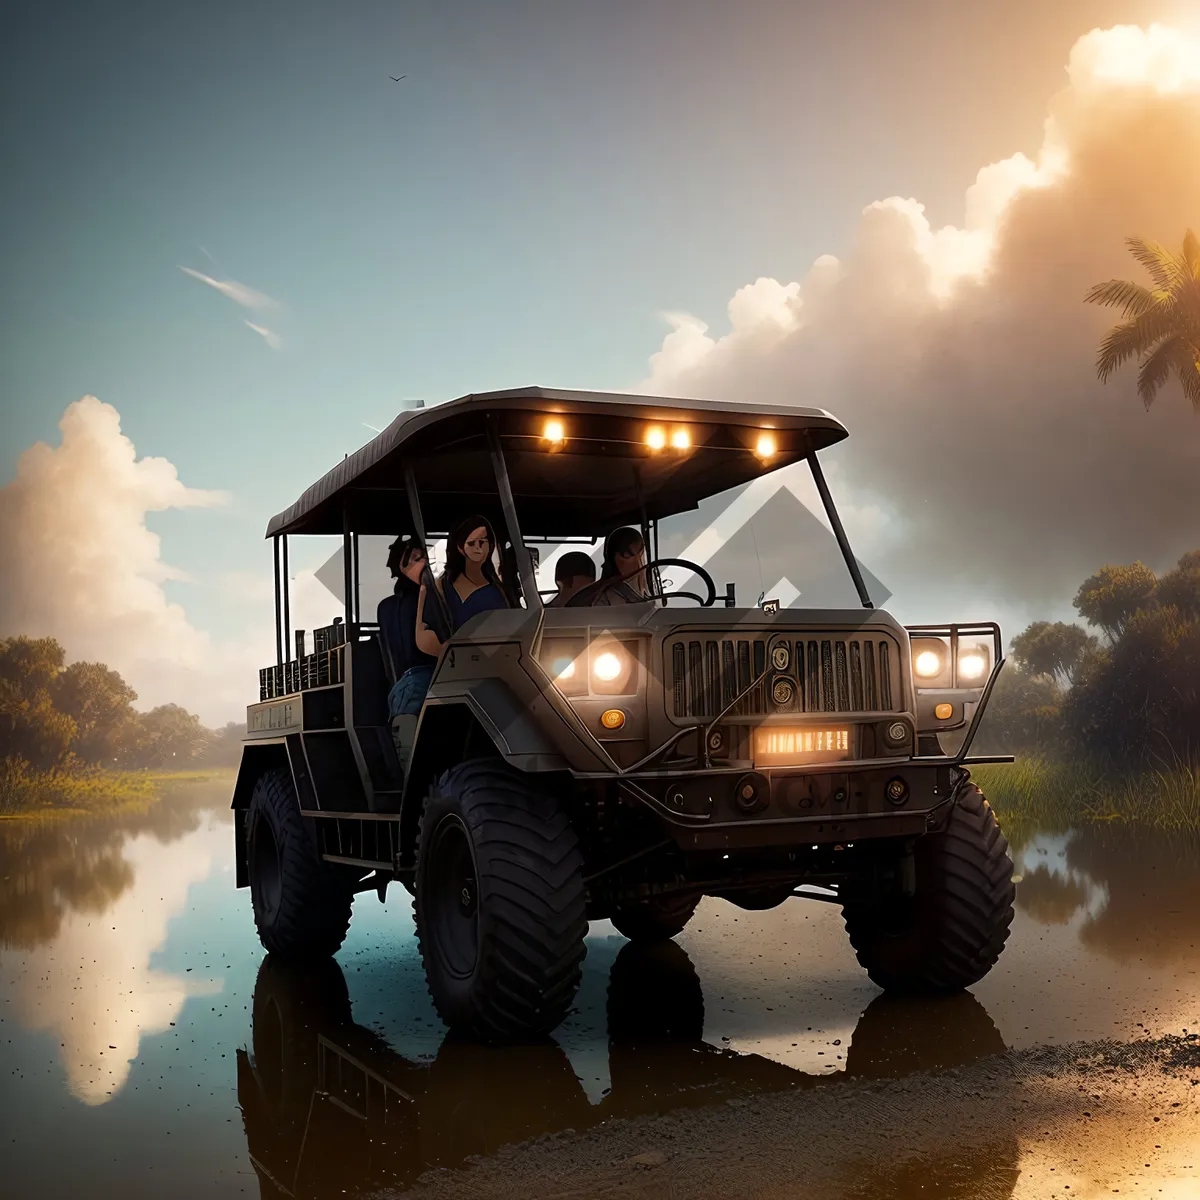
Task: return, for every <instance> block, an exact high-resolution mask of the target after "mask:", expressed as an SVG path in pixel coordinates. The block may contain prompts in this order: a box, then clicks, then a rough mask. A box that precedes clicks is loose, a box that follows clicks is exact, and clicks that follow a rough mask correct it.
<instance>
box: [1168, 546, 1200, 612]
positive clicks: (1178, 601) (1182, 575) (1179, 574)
mask: <svg viewBox="0 0 1200 1200" xmlns="http://www.w3.org/2000/svg"><path fill="white" fill-rule="evenodd" d="M1158 601H1159V603H1160V604H1169V605H1171V606H1172V607H1173V608H1177V609H1178V610H1179V611H1180V613H1181V614H1182V615H1183V616H1185V617H1190V618H1191V619H1192V620H1200V550H1189V551H1188V553H1187V554H1185V555H1184V556H1183V557H1182V558H1181V559H1180V560H1179V564H1178V565H1177V566H1176V567H1175V569H1174V570H1173V571H1168V572H1167V573H1166V574H1165V575H1164V576H1162V578H1161V579H1159V581H1158Z"/></svg>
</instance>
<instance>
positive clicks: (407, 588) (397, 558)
mask: <svg viewBox="0 0 1200 1200" xmlns="http://www.w3.org/2000/svg"><path fill="white" fill-rule="evenodd" d="M417 553H420V554H424V555H425V558H426V560H427V561H428V559H429V551H428V550H426V549H425V543H424V542H423V541H421V539H420V538H419V537H417V536H416V535H415V534H414V535H410V536H408V537H402V538H397V539H396V540H395V541H394V542H393V543H392V544H391V545H390V546H389V547H388V560H387V566H388V570H389V571H391V573H392V578H393V579H394V580H395V581H396V594H397V595H400V594H401V593H404V592H412V593H414V594H415V593H416V592H418V591H419V590H420V585H419V584H416V583H413V581H412V580H411V579H409V577H408V576H407V575H405V573H404V568H405V567H407V566H408V564H409V562H410V560H411V559H412V556H413V555H414V554H417Z"/></svg>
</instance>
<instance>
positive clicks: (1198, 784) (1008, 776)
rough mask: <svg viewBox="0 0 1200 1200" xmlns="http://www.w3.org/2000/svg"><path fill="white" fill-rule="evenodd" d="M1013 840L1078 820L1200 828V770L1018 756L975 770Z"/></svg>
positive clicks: (1080, 822) (1178, 829)
mask: <svg viewBox="0 0 1200 1200" xmlns="http://www.w3.org/2000/svg"><path fill="white" fill-rule="evenodd" d="M971 776H972V778H973V779H974V780H975V782H976V783H978V784H979V786H980V787H981V788H982V789H983V792H984V795H986V796H987V798H988V799H989V800H990V801H991V803H992V806H993V807H994V808H995V809H996V813H997V815H998V816H999V818H1000V822H1001V824H1002V825H1003V826H1004V827H1005V830H1006V832H1008V833H1009V835H1010V837H1012V836H1013V835H1014V834H1015V835H1017V836H1018V837H1020V836H1021V835H1022V834H1024V833H1027V832H1032V831H1034V830H1045V831H1047V832H1052V833H1062V832H1065V831H1066V830H1067V829H1070V828H1072V827H1073V826H1079V825H1128V826H1136V827H1140V828H1143V829H1157V830H1160V831H1163V832H1167V833H1187V834H1197V833H1200V768H1196V767H1190V766H1187V765H1185V764H1176V765H1175V766H1172V767H1165V768H1159V769H1153V770H1144V771H1139V772H1126V773H1122V772H1117V771H1114V770H1113V769H1112V768H1109V767H1104V766H1102V765H1100V764H1097V763H1089V762H1087V761H1073V762H1072V761H1058V760H1054V759H1049V758H1019V759H1018V760H1017V761H1016V762H1015V763H992V764H987V765H981V766H978V767H974V768H972V771H971Z"/></svg>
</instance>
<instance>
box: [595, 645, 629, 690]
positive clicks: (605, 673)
mask: <svg viewBox="0 0 1200 1200" xmlns="http://www.w3.org/2000/svg"><path fill="white" fill-rule="evenodd" d="M622 669H623V667H622V664H621V659H620V658H619V657H618V656H617V655H616V654H614V653H613V652H612V651H611V650H605V652H604V653H603V654H599V655H597V656H596V660H595V662H593V663H592V674H593V675H595V677H596V678H597V679H598V680H600V682H601V683H612V681H613V680H614V679H616V678H617V676H619V675H620V674H621V671H622Z"/></svg>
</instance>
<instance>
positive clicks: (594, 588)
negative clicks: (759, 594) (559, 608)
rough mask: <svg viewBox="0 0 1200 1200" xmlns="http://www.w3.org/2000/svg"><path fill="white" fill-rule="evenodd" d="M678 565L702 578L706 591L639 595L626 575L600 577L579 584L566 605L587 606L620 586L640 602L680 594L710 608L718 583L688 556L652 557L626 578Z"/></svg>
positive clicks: (626, 595)
mask: <svg viewBox="0 0 1200 1200" xmlns="http://www.w3.org/2000/svg"><path fill="white" fill-rule="evenodd" d="M664 566H677V567H686V568H687V569H688V570H689V571H691V573H692V574H693V575H698V576H699V577H700V578H701V579H702V580H703V581H704V585H705V587H706V589H707V595H705V596H698V595H697V594H696V593H695V592H684V591H672V592H664V591H658V592H652V593H651V594H650V595H649V596H639V595H638V594H637V593H636V592H634V591H633V589H632V588H631V587H630V586H629V584H628V582H627V580H626V579H608V580H604V579H599V580H597V581H596V582H595V583H590V584H588V586H587V587H585V588H580V590H579V591H578V592H576V593H575V595H574V596H572V597H571V598H570V600H568V601H567V603H566V606H565V607H567V608H586V607H587V606H588V605H591V604H595V603H596V601H597V600H598V599H599V598H600V597H601V596H602V595H604V593H605V592H607V591H610V590H613V589H618V588H619V589H620V590H621V594H622V595H623V596H624V597H625V599H626V600H627V601H629V602H631V603H639V602H641V601H643V600H667V599H669V598H670V597H672V596H681V597H683V599H685V600H695V601H696V603H697V604H698V605H700V607H701V608H712V606H713V605H714V604H716V602H717V585H716V584H715V583H713V579H712V576H711V575H710V574H709V573H708V572H707V571H706V570H705V569H704V568H703V567H702V566H701V565H700V564H699V563H694V562H692V561H691V560H690V559H687V558H654V559H651V560H650V562H648V563H647V564H646V565H645V566H644V567H639V568H638V570H637V571H634V572H633V573H632V574H631V575H630V576H629V577H628V578H630V579H631V578H633V575H637V574H640V573H641V572H642V571H645V572H646V573H647V574H649V573H650V572H652V571H654V570H656V569H657V568H658V567H664Z"/></svg>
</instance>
